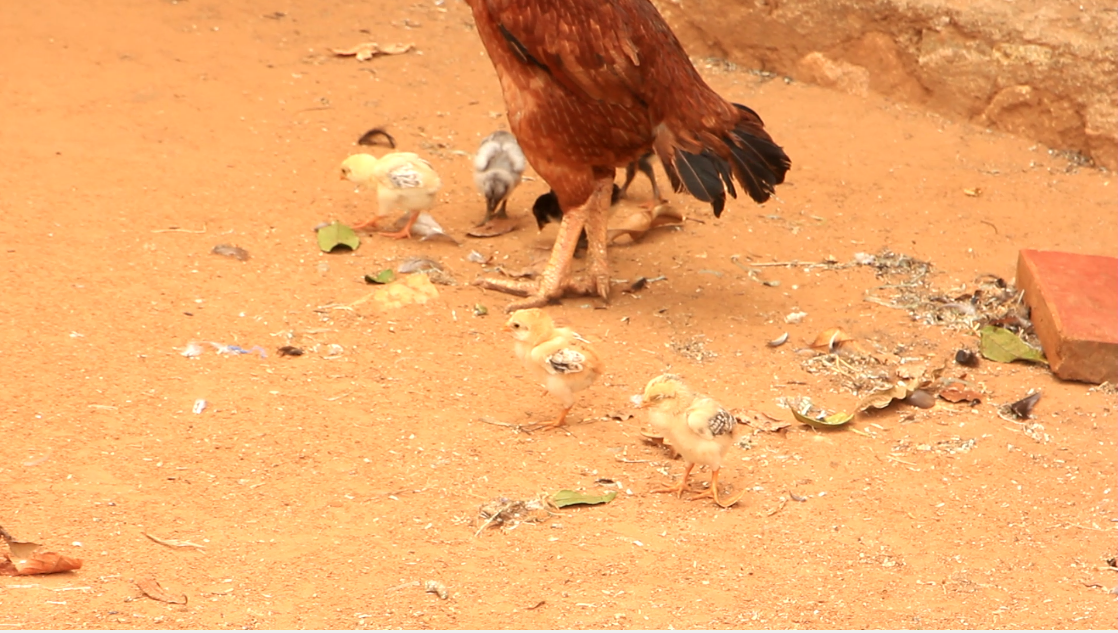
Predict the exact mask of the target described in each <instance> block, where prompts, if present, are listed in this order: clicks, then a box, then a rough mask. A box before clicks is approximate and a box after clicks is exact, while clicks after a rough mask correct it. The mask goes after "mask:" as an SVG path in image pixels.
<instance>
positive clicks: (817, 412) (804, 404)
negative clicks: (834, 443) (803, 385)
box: [781, 397, 854, 430]
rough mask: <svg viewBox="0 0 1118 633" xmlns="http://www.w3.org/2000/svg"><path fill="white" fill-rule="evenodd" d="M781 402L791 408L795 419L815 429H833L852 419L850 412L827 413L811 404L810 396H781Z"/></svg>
mask: <svg viewBox="0 0 1118 633" xmlns="http://www.w3.org/2000/svg"><path fill="white" fill-rule="evenodd" d="M781 404H782V405H783V406H786V407H788V408H789V409H791V410H792V415H793V416H794V417H795V418H796V419H797V420H799V421H800V422H803V423H804V424H807V425H808V426H810V427H812V428H816V429H828V430H829V429H834V428H837V427H840V426H842V425H844V424H846V423H847V422H849V421H851V420H853V419H854V416H853V415H852V414H850V413H845V412H843V413H828V412H827V411H826V410H824V409H822V408H820V407H817V406H815V405H814V404H812V402H811V398H803V397H801V398H792V399H783V398H782V399H781Z"/></svg>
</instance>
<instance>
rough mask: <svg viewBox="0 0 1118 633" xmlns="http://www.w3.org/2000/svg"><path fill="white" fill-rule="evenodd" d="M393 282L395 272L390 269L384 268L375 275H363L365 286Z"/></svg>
mask: <svg viewBox="0 0 1118 633" xmlns="http://www.w3.org/2000/svg"><path fill="white" fill-rule="evenodd" d="M394 281H396V271H394V270H392V269H391V268H385V269H384V270H382V271H380V272H379V273H377V274H375V275H365V283H367V284H390V283H392V282H394Z"/></svg>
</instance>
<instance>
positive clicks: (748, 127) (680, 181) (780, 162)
mask: <svg viewBox="0 0 1118 633" xmlns="http://www.w3.org/2000/svg"><path fill="white" fill-rule="evenodd" d="M734 105H735V106H736V107H737V108H738V109H739V110H742V111H743V112H746V113H748V114H750V115H752V118H755V119H756V123H755V124H754V123H753V122H752V121H749V122H748V123H747V122H743V123H742V124H741V125H739V126H738V127H736V128H735V129H734V130H733V131H731V132H730V133H729V134H728V135H726V136H724V137H723V138H722V140H723V142H725V144H726V146H727V147H728V148H729V149H730V156H729V160H727V159H724V158H722V157H720V156H718V154H716V153H715V152H714V151H713V150H712V149H710V148H705V149H703V151H702V152H700V153H698V154H695V153H691V152H685V151H683V150H679V149H677V150H675V155H674V156H673V158H674V160H661V162H662V163H663V164H664V170H665V171H666V172H667V173H668V179H669V180H670V181H671V183H672V188H673V189H675V190H676V191H677V192H679V191H684V190H685V189H686V190H687V191H688V192H690V193H691V195H693V196H695V197H696V198H698V199H699V200H702V201H703V202H709V203H711V206H712V207H713V208H714V216H715V217H719V216H721V215H722V210H723V209H724V208H725V206H726V193H727V192H729V194H730V196H731V197H734V198H737V191H736V190H735V189H734V177H736V178H737V180H738V182H739V183H741V185H742V187H744V188H745V190H746V191H748V192H749V197H751V198H753V199H754V200H756V201H757V202H758V203H761V202H764V201H766V200H768V199H769V197H770V196H771V195H772V194H773V192H774V191H775V187H776V185H779V184H780V183H782V182H784V174H785V173H786V172H787V171H788V169H789V168H790V167H791V166H792V162H791V161H790V160H789V158H788V155H787V154H785V153H784V150H783V149H781V147H780V146H779V145H777V144H776V143H774V142H773V141H772V139H771V138H769V137H768V134H764V132H762V133H761V134H762V135H760V136H759V135H758V134H756V133H755V130H756V129H757V124H760V123H761V117H759V116H757V113H756V112H754V111H753V110H751V109H749V108H748V107H746V106H743V105H741V104H738V103H735V104H734ZM661 158H663V157H661Z"/></svg>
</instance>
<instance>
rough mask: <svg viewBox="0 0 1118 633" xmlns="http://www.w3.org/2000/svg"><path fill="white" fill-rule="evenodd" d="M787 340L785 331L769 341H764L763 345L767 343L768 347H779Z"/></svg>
mask: <svg viewBox="0 0 1118 633" xmlns="http://www.w3.org/2000/svg"><path fill="white" fill-rule="evenodd" d="M787 342H788V333H787V332H785V333H784V334H781V335H780V336H778V337H776V338H774V339H773V340H771V341H769V342H768V343H765V345H768V346H769V347H780V346H781V345H784V344H785V343H787Z"/></svg>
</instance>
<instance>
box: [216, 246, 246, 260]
mask: <svg viewBox="0 0 1118 633" xmlns="http://www.w3.org/2000/svg"><path fill="white" fill-rule="evenodd" d="M210 252H211V253H213V254H214V255H221V256H222V257H232V258H234V259H239V260H240V261H242V262H247V261H248V260H249V255H248V251H246V250H245V249H243V248H241V247H240V246H233V245H232V244H218V245H217V246H215V247H213V249H211V250H210Z"/></svg>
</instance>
